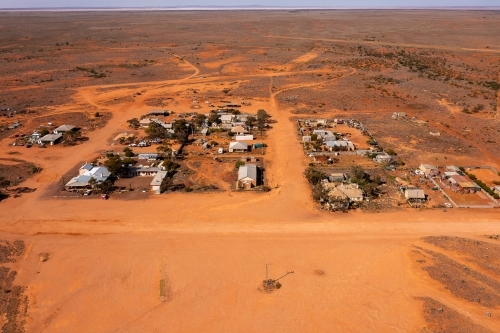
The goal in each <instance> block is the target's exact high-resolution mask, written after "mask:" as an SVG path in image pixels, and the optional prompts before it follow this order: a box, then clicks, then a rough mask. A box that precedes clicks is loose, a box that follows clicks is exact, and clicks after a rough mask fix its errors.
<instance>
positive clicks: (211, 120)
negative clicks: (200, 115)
mask: <svg viewBox="0 0 500 333" xmlns="http://www.w3.org/2000/svg"><path fill="white" fill-rule="evenodd" d="M220 122H221V121H220V119H219V115H218V114H217V112H214V111H212V112H210V115H209V116H208V123H209V124H210V126H211V125H212V124H213V123H217V124H220Z"/></svg>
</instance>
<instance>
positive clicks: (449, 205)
mask: <svg viewBox="0 0 500 333" xmlns="http://www.w3.org/2000/svg"><path fill="white" fill-rule="evenodd" d="M444 205H445V206H446V207H447V208H453V205H452V204H451V203H449V202H445V203H444Z"/></svg>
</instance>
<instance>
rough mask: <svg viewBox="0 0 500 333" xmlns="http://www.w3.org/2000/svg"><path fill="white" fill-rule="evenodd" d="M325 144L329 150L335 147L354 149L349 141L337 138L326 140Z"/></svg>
mask: <svg viewBox="0 0 500 333" xmlns="http://www.w3.org/2000/svg"><path fill="white" fill-rule="evenodd" d="M325 146H327V147H328V149H329V150H330V151H332V150H335V149H336V148H335V147H337V149H341V148H342V149H345V150H354V145H353V144H352V142H351V141H345V140H337V141H327V142H325Z"/></svg>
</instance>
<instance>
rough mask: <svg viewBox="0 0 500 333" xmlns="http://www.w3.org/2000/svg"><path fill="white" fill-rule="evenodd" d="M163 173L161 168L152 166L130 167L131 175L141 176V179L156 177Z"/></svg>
mask: <svg viewBox="0 0 500 333" xmlns="http://www.w3.org/2000/svg"><path fill="white" fill-rule="evenodd" d="M160 171H163V168H161V167H159V166H158V167H150V166H147V165H146V166H138V167H130V168H129V175H131V176H139V177H151V176H156V175H157V174H158V172H160Z"/></svg>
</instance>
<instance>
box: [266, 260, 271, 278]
mask: <svg viewBox="0 0 500 333" xmlns="http://www.w3.org/2000/svg"><path fill="white" fill-rule="evenodd" d="M269 265H271V264H266V281H267V280H269V277H268V273H267V266H269Z"/></svg>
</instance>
